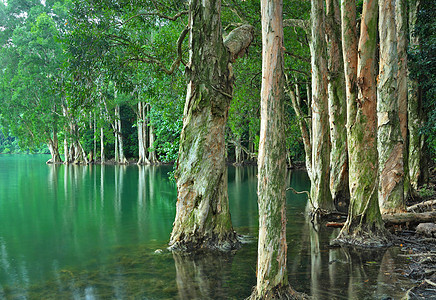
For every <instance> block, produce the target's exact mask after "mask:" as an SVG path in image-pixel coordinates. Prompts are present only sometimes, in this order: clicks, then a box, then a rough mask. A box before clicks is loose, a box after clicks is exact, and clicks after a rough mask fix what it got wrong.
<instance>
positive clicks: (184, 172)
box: [169, 0, 253, 251]
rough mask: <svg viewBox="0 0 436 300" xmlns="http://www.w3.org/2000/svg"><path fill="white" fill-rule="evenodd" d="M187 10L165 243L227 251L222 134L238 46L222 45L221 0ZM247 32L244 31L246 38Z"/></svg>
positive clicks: (230, 240) (205, 0)
mask: <svg viewBox="0 0 436 300" xmlns="http://www.w3.org/2000/svg"><path fill="white" fill-rule="evenodd" d="M189 11H190V15H189V28H190V29H189V30H190V40H189V44H190V51H189V62H188V65H187V68H186V75H187V82H188V87H187V93H186V94H187V95H186V102H185V109H184V119H183V129H182V133H181V137H180V149H179V159H178V163H177V170H176V180H177V192H178V195H177V208H176V219H175V221H174V227H173V231H172V233H171V238H170V243H169V246H170V247H169V248H170V249H171V250H179V251H195V250H198V249H201V248H209V249H218V250H222V251H229V250H231V249H235V248H237V247H238V246H239V241H238V239H237V234H236V232H235V231H234V230H233V226H232V222H231V218H230V212H229V205H228V195H227V166H226V162H225V138H224V137H225V125H226V121H227V116H228V108H229V105H230V101H231V98H232V92H233V87H232V82H233V78H232V71H231V60H232V58H233V57H237V56H238V53H240V52H241V51H242V49H237V50H236V51H233V52H232V53H230V51H229V50H228V48H226V47H225V45H224V42H223V39H222V29H221V1H220V0H202V1H200V0H191V1H190V10H189ZM252 32H253V30H252V29H251V30H250V34H248V35H247V36H246V37H245V38H247V39H248V40H249V41H250V42H251V40H252V39H253V34H252ZM242 44H244V45H245V44H246V43H241V45H242ZM248 44H249V43H248Z"/></svg>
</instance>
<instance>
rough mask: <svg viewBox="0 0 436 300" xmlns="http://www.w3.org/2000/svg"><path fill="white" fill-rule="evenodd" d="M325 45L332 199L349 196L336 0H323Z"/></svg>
mask: <svg viewBox="0 0 436 300" xmlns="http://www.w3.org/2000/svg"><path fill="white" fill-rule="evenodd" d="M326 8H327V9H326V13H327V16H326V24H327V26H326V29H327V42H328V44H327V49H328V107H329V122H330V141H331V150H330V151H331V152H330V191H331V193H332V198H333V202H334V203H338V202H343V201H344V200H345V201H348V200H349V197H350V196H349V188H348V155H347V131H346V130H344V128H346V127H345V126H346V122H347V104H346V96H345V76H344V63H343V55H342V45H341V11H340V7H339V0H326Z"/></svg>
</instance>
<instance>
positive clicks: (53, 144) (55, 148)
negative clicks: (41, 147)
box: [47, 130, 62, 164]
mask: <svg viewBox="0 0 436 300" xmlns="http://www.w3.org/2000/svg"><path fill="white" fill-rule="evenodd" d="M48 149H49V150H50V155H51V158H50V159H49V160H48V161H47V164H59V163H62V159H61V155H60V153H59V142H58V135H57V133H56V130H53V137H52V138H49V140H48Z"/></svg>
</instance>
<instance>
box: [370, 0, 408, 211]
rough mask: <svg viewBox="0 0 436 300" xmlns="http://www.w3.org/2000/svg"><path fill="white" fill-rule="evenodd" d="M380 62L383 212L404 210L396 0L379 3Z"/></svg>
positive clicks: (380, 191)
mask: <svg viewBox="0 0 436 300" xmlns="http://www.w3.org/2000/svg"><path fill="white" fill-rule="evenodd" d="M379 35H380V62H379V76H378V87H377V119H378V132H377V149H378V155H379V158H378V161H379V188H378V201H379V205H380V211H381V213H382V214H385V213H398V212H401V211H404V209H405V203H404V161H403V151H404V148H403V139H402V137H401V129H400V119H399V112H398V98H397V97H398V93H397V92H398V84H397V78H398V54H397V32H396V23H395V2H393V0H384V1H380V2H379Z"/></svg>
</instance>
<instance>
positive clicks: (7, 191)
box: [0, 155, 411, 299]
mask: <svg viewBox="0 0 436 300" xmlns="http://www.w3.org/2000/svg"><path fill="white" fill-rule="evenodd" d="M47 159H48V157H47V156H43V155H21V156H19V155H0V298H1V299H244V298H245V297H248V296H249V295H250V293H251V290H252V287H253V286H254V285H255V283H256V252H257V244H256V236H257V226H258V220H257V203H256V186H257V178H256V168H254V167H244V168H234V167H229V172H228V173H229V199H230V209H231V214H232V221H233V225H234V227H235V229H236V231H237V232H238V233H240V234H243V235H246V236H248V240H251V243H248V244H245V245H244V246H243V247H242V249H241V250H239V251H237V252H236V253H235V254H227V255H218V254H215V253H214V254H209V255H202V256H194V257H193V256H183V255H176V254H172V253H170V252H167V251H166V250H165V248H166V245H167V242H168V239H169V235H170V232H171V226H172V222H173V221H174V216H175V201H176V195H177V193H176V187H175V184H174V183H173V182H171V181H170V180H169V179H168V172H169V171H171V169H172V167H168V166H160V167H146V166H141V167H138V166H63V165H59V166H53V165H46V164H45V161H46V160H47ZM288 180H289V182H290V184H291V186H292V187H293V188H294V189H296V190H308V189H309V185H310V183H309V181H308V178H307V176H306V174H305V173H304V172H297V171H296V172H292V173H290V174H289V178H288ZM287 197H288V198H287V215H288V227H287V240H288V270H289V281H290V283H291V285H292V286H293V287H294V288H295V289H296V290H298V291H301V292H305V293H307V294H310V295H312V296H314V297H315V299H383V298H388V297H391V298H393V299H398V298H401V296H402V295H403V294H404V292H405V291H406V290H407V288H408V287H409V286H410V285H411V282H409V281H408V280H407V279H406V278H404V277H402V276H401V275H398V274H400V273H401V270H403V269H407V260H406V258H404V257H400V256H398V255H397V254H398V253H399V252H400V249H398V248H391V249H388V250H381V251H377V252H362V251H359V252H356V251H352V250H347V249H342V248H335V249H330V248H328V244H329V240H330V239H331V238H334V237H335V236H336V234H337V230H334V229H329V228H318V229H314V228H313V227H312V226H310V225H309V224H308V222H307V221H306V220H305V213H304V212H305V207H306V202H307V200H306V199H305V196H304V195H294V194H292V193H291V192H288V194H287ZM157 249H162V250H163V251H162V253H155V251H156V250H157ZM405 271H406V270H405Z"/></svg>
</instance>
